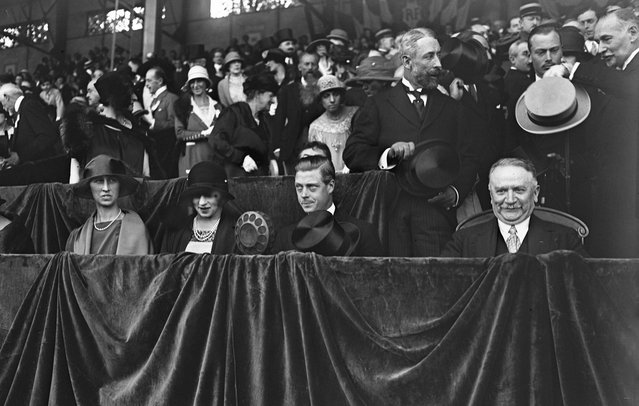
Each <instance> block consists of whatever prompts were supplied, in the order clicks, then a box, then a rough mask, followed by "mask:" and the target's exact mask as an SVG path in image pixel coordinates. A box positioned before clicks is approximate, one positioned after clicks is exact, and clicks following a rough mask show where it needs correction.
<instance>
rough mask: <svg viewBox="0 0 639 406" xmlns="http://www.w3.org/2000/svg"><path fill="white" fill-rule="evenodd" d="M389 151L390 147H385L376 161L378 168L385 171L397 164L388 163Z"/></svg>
mask: <svg viewBox="0 0 639 406" xmlns="http://www.w3.org/2000/svg"><path fill="white" fill-rule="evenodd" d="M389 151H390V148H386V150H385V151H384V152H383V153H382V156H381V157H379V161H378V162H377V166H378V167H379V169H381V170H383V171H387V170H390V169H393V168H394V167H396V166H397V164H392V165H389V164H388V152H389Z"/></svg>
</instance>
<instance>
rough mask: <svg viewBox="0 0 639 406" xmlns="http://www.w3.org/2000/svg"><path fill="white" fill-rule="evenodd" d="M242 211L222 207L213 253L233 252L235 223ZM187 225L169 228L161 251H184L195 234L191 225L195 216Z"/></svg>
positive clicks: (234, 250) (226, 206) (230, 207)
mask: <svg viewBox="0 0 639 406" xmlns="http://www.w3.org/2000/svg"><path fill="white" fill-rule="evenodd" d="M240 214H241V213H240V212H239V211H237V210H235V209H234V208H232V206H229V205H225V206H224V208H223V209H222V216H221V218H220V224H219V225H218V227H217V232H216V233H215V239H214V240H213V247H212V248H211V254H220V255H223V254H233V253H235V252H236V249H235V223H236V222H237V219H238V218H239V217H240ZM185 224H186V225H185V226H184V227H181V228H174V229H168V230H167V232H166V234H165V235H164V238H163V240H162V245H161V248H160V253H178V252H184V250H185V249H186V246H187V245H188V244H189V241H191V237H192V236H193V230H192V228H191V225H192V224H193V217H190V219H189V221H188V222H186V223H185Z"/></svg>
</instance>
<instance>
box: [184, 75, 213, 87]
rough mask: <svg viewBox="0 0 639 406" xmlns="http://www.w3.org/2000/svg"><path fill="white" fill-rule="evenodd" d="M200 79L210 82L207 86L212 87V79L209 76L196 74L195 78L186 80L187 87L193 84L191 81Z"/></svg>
mask: <svg viewBox="0 0 639 406" xmlns="http://www.w3.org/2000/svg"><path fill="white" fill-rule="evenodd" d="M198 79H200V80H203V81H205V82H206V83H208V85H207V87H211V79H209V78H207V77H206V76H196V77H194V78H191V79H189V80H187V81H186V86H187V87H188V86H191V82H193V81H194V80H198Z"/></svg>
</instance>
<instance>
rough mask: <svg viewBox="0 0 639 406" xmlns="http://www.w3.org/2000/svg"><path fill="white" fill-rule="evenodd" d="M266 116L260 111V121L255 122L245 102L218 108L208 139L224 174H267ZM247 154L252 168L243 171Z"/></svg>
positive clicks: (229, 175) (239, 175) (268, 148)
mask: <svg viewBox="0 0 639 406" xmlns="http://www.w3.org/2000/svg"><path fill="white" fill-rule="evenodd" d="M266 119H267V118H266V115H265V114H263V113H260V123H259V124H258V123H256V122H255V120H254V119H253V113H252V112H251V108H250V107H249V105H248V103H246V102H238V103H234V104H231V105H230V106H228V107H227V108H226V109H224V110H223V111H222V114H221V115H220V117H219V118H218V120H217V122H216V123H215V128H214V129H213V132H212V133H211V137H209V143H210V144H211V146H212V147H213V161H214V162H216V163H218V164H219V165H221V166H223V167H224V169H225V170H226V175H227V177H228V178H235V177H243V176H267V175H268V174H269V161H270V159H271V158H272V153H271V148H270V145H269V139H270V135H269V129H268V126H267V123H266ZM247 155H249V156H250V157H251V158H253V160H254V161H255V163H256V164H257V170H256V171H253V172H245V171H244V169H243V168H242V162H244V157H245V156H247Z"/></svg>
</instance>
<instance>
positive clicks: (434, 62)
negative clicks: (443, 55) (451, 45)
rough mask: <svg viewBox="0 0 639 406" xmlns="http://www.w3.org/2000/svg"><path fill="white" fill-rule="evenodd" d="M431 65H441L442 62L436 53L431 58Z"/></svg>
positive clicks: (438, 66)
mask: <svg viewBox="0 0 639 406" xmlns="http://www.w3.org/2000/svg"><path fill="white" fill-rule="evenodd" d="M433 67H434V68H439V69H441V67H442V62H441V61H440V60H439V56H437V55H435V57H434V58H433Z"/></svg>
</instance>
